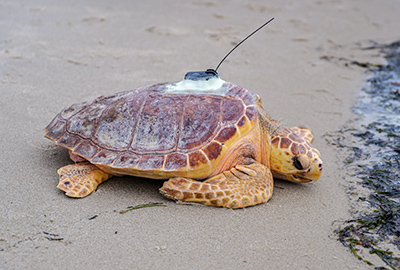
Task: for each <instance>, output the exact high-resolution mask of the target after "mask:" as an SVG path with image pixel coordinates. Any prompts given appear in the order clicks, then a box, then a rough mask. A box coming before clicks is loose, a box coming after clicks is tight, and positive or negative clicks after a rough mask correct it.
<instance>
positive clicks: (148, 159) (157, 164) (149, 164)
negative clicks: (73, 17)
mask: <svg viewBox="0 0 400 270" xmlns="http://www.w3.org/2000/svg"><path fill="white" fill-rule="evenodd" d="M163 163H164V156H156V155H145V156H142V157H141V159H140V162H139V165H138V169H139V170H144V171H147V170H155V169H160V168H161V167H162V165H163Z"/></svg>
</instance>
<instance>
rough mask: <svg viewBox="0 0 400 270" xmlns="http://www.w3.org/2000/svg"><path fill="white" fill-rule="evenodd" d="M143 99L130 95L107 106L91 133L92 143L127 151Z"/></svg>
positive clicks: (140, 96)
mask: <svg viewBox="0 0 400 270" xmlns="http://www.w3.org/2000/svg"><path fill="white" fill-rule="evenodd" d="M145 98H146V97H145V96H144V95H143V94H140V93H132V94H131V95H130V96H128V97H126V98H121V99H119V100H117V101H114V103H113V104H111V105H109V106H107V108H106V109H105V110H104V111H103V113H102V115H101V120H100V121H98V124H97V127H96V131H95V132H94V133H93V137H94V142H96V143H97V144H98V145H99V146H101V147H105V148H108V149H114V150H119V151H123V150H127V149H128V148H129V146H130V143H131V140H132V136H133V133H134V130H135V126H136V124H137V121H138V115H139V114H140V110H141V107H142V104H143V102H144V100H145Z"/></svg>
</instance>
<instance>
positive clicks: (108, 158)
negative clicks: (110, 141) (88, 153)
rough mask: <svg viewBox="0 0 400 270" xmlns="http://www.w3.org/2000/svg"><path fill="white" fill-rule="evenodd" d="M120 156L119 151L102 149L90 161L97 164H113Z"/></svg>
mask: <svg viewBox="0 0 400 270" xmlns="http://www.w3.org/2000/svg"><path fill="white" fill-rule="evenodd" d="M117 157H118V153H116V152H114V151H109V150H106V149H102V150H101V151H100V152H98V153H97V154H96V155H95V156H94V157H93V158H92V159H91V160H90V161H91V162H93V163H95V164H112V163H113V162H114V160H116V159H117Z"/></svg>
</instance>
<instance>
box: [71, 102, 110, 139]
mask: <svg viewBox="0 0 400 270" xmlns="http://www.w3.org/2000/svg"><path fill="white" fill-rule="evenodd" d="M106 107H107V106H106V105H105V104H101V103H95V104H93V105H91V106H89V107H86V108H84V109H82V110H81V111H80V112H79V113H76V114H74V115H73V116H71V117H70V118H69V119H68V123H67V130H68V131H69V132H71V133H73V134H77V135H79V136H81V137H83V138H91V137H92V134H93V131H94V126H95V123H96V121H98V120H99V119H100V117H101V114H102V112H103V111H104V109H105V108H106Z"/></svg>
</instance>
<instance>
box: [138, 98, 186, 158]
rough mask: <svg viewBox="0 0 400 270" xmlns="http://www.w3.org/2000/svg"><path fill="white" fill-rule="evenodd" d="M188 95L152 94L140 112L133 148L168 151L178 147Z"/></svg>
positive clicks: (152, 151) (146, 151)
mask: <svg viewBox="0 0 400 270" xmlns="http://www.w3.org/2000/svg"><path fill="white" fill-rule="evenodd" d="M185 100H186V97H183V96H179V95H163V94H151V95H149V96H148V98H147V100H146V103H145V104H144V106H143V110H142V111H141V113H140V116H139V120H138V125H137V127H136V130H135V131H134V138H133V141H132V144H131V149H132V150H133V151H136V152H140V153H155V152H158V153H161V152H164V153H167V152H171V151H173V150H175V149H176V146H177V141H178V139H179V133H180V125H181V119H182V111H183V108H184V101H185Z"/></svg>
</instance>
